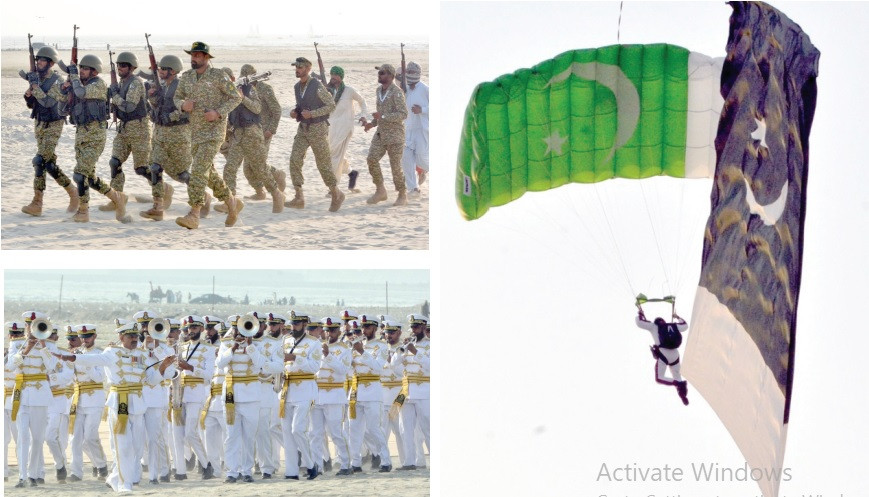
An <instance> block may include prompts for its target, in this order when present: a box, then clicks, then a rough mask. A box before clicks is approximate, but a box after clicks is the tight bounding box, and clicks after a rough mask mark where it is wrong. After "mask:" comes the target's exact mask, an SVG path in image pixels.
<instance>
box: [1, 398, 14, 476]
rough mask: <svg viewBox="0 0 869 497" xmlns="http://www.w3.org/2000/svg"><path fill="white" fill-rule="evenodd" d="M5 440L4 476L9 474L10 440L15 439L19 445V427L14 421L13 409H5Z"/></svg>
mask: <svg viewBox="0 0 869 497" xmlns="http://www.w3.org/2000/svg"><path fill="white" fill-rule="evenodd" d="M3 427H4V429H3V442H4V445H5V447H6V451H5V452H3V476H4V477H7V476H9V442H11V441H12V440H13V439H14V440H15V446H16V447H18V427H17V426H16V424H15V422H14V421H12V410H11V409H3Z"/></svg>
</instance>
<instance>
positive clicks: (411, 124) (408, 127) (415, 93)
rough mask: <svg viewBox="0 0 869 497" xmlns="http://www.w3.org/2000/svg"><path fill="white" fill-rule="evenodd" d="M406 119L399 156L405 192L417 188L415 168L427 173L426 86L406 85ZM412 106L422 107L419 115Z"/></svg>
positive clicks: (420, 84) (419, 84)
mask: <svg viewBox="0 0 869 497" xmlns="http://www.w3.org/2000/svg"><path fill="white" fill-rule="evenodd" d="M405 103H406V104H407V119H406V120H405V124H404V153H403V154H402V155H401V168H402V169H403V170H404V182H405V184H406V185H407V191H412V190H413V189H414V188H419V184H418V183H417V177H416V167H417V166H419V168H420V169H422V170H424V171H426V172H427V171H428V85H426V84H425V83H423V82H422V81H420V82H418V83H417V84H416V85H415V87H414V88H413V89H411V88H410V85H409V84H408V85H407V94H406V95H405ZM414 105H419V106H420V107H422V112H421V113H420V114H414V113H413V110H411V109H412V108H413V106H414Z"/></svg>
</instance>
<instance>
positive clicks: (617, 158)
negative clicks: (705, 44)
mask: <svg viewBox="0 0 869 497" xmlns="http://www.w3.org/2000/svg"><path fill="white" fill-rule="evenodd" d="M722 64H723V60H722V59H720V58H719V59H713V58H711V57H708V56H705V55H702V54H698V53H694V52H690V51H688V50H687V49H685V48H682V47H678V46H675V45H667V44H651V45H613V46H608V47H602V48H596V49H584V50H572V51H569V52H565V53H563V54H561V55H559V56H557V57H555V58H554V59H550V60H547V61H544V62H541V63H540V64H537V65H535V66H534V67H532V68H530V69H520V70H518V71H516V72H514V73H512V74H507V75H504V76H502V77H500V78H498V79H496V80H495V81H493V82H488V83H482V84H480V85H478V86H477V88H476V89H475V90H474V93H473V96H472V97H471V101H470V103H469V104H468V108H467V110H466V112H465V121H464V128H463V130H462V139H461V144H460V148H459V158H458V165H457V169H458V172H457V175H456V197H457V200H458V203H459V207H460V209H461V212H462V214H463V215H464V216H465V218H467V219H469V220H472V219H477V218H479V217H480V216H482V215H483V214H485V213H486V211H487V210H488V209H489V208H490V207H492V206H498V205H503V204H506V203H508V202H511V201H513V200H515V199H517V198H519V197H521V196H522V195H523V194H524V193H525V192H526V191H544V190H549V189H551V188H555V187H558V186H561V185H564V184H567V183H571V182H574V183H594V182H598V181H603V180H607V179H610V178H615V177H621V178H636V179H640V178H648V177H651V176H657V175H667V176H672V177H676V178H708V177H711V176H712V172H713V169H714V165H715V150H714V145H713V143H714V139H715V132H716V129H717V122H718V115H719V114H720V111H721V106H722V104H723V100H722V98H721V96H720V94H719V91H718V89H719V80H720V75H721V67H722Z"/></svg>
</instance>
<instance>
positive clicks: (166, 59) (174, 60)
mask: <svg viewBox="0 0 869 497" xmlns="http://www.w3.org/2000/svg"><path fill="white" fill-rule="evenodd" d="M160 67H168V68H170V69H172V70H173V71H175V74H178V73H180V72H181V71H182V70H183V69H184V64H182V63H181V59H180V58H178V56H177V55H164V56H163V58H162V59H160Z"/></svg>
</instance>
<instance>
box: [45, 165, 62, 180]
mask: <svg viewBox="0 0 869 497" xmlns="http://www.w3.org/2000/svg"><path fill="white" fill-rule="evenodd" d="M45 170H46V171H48V174H50V175H51V177H52V178H54V179H57V177H58V176H60V168H58V167H57V164H56V163H55V162H54V161H51V162H46V163H45Z"/></svg>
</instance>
